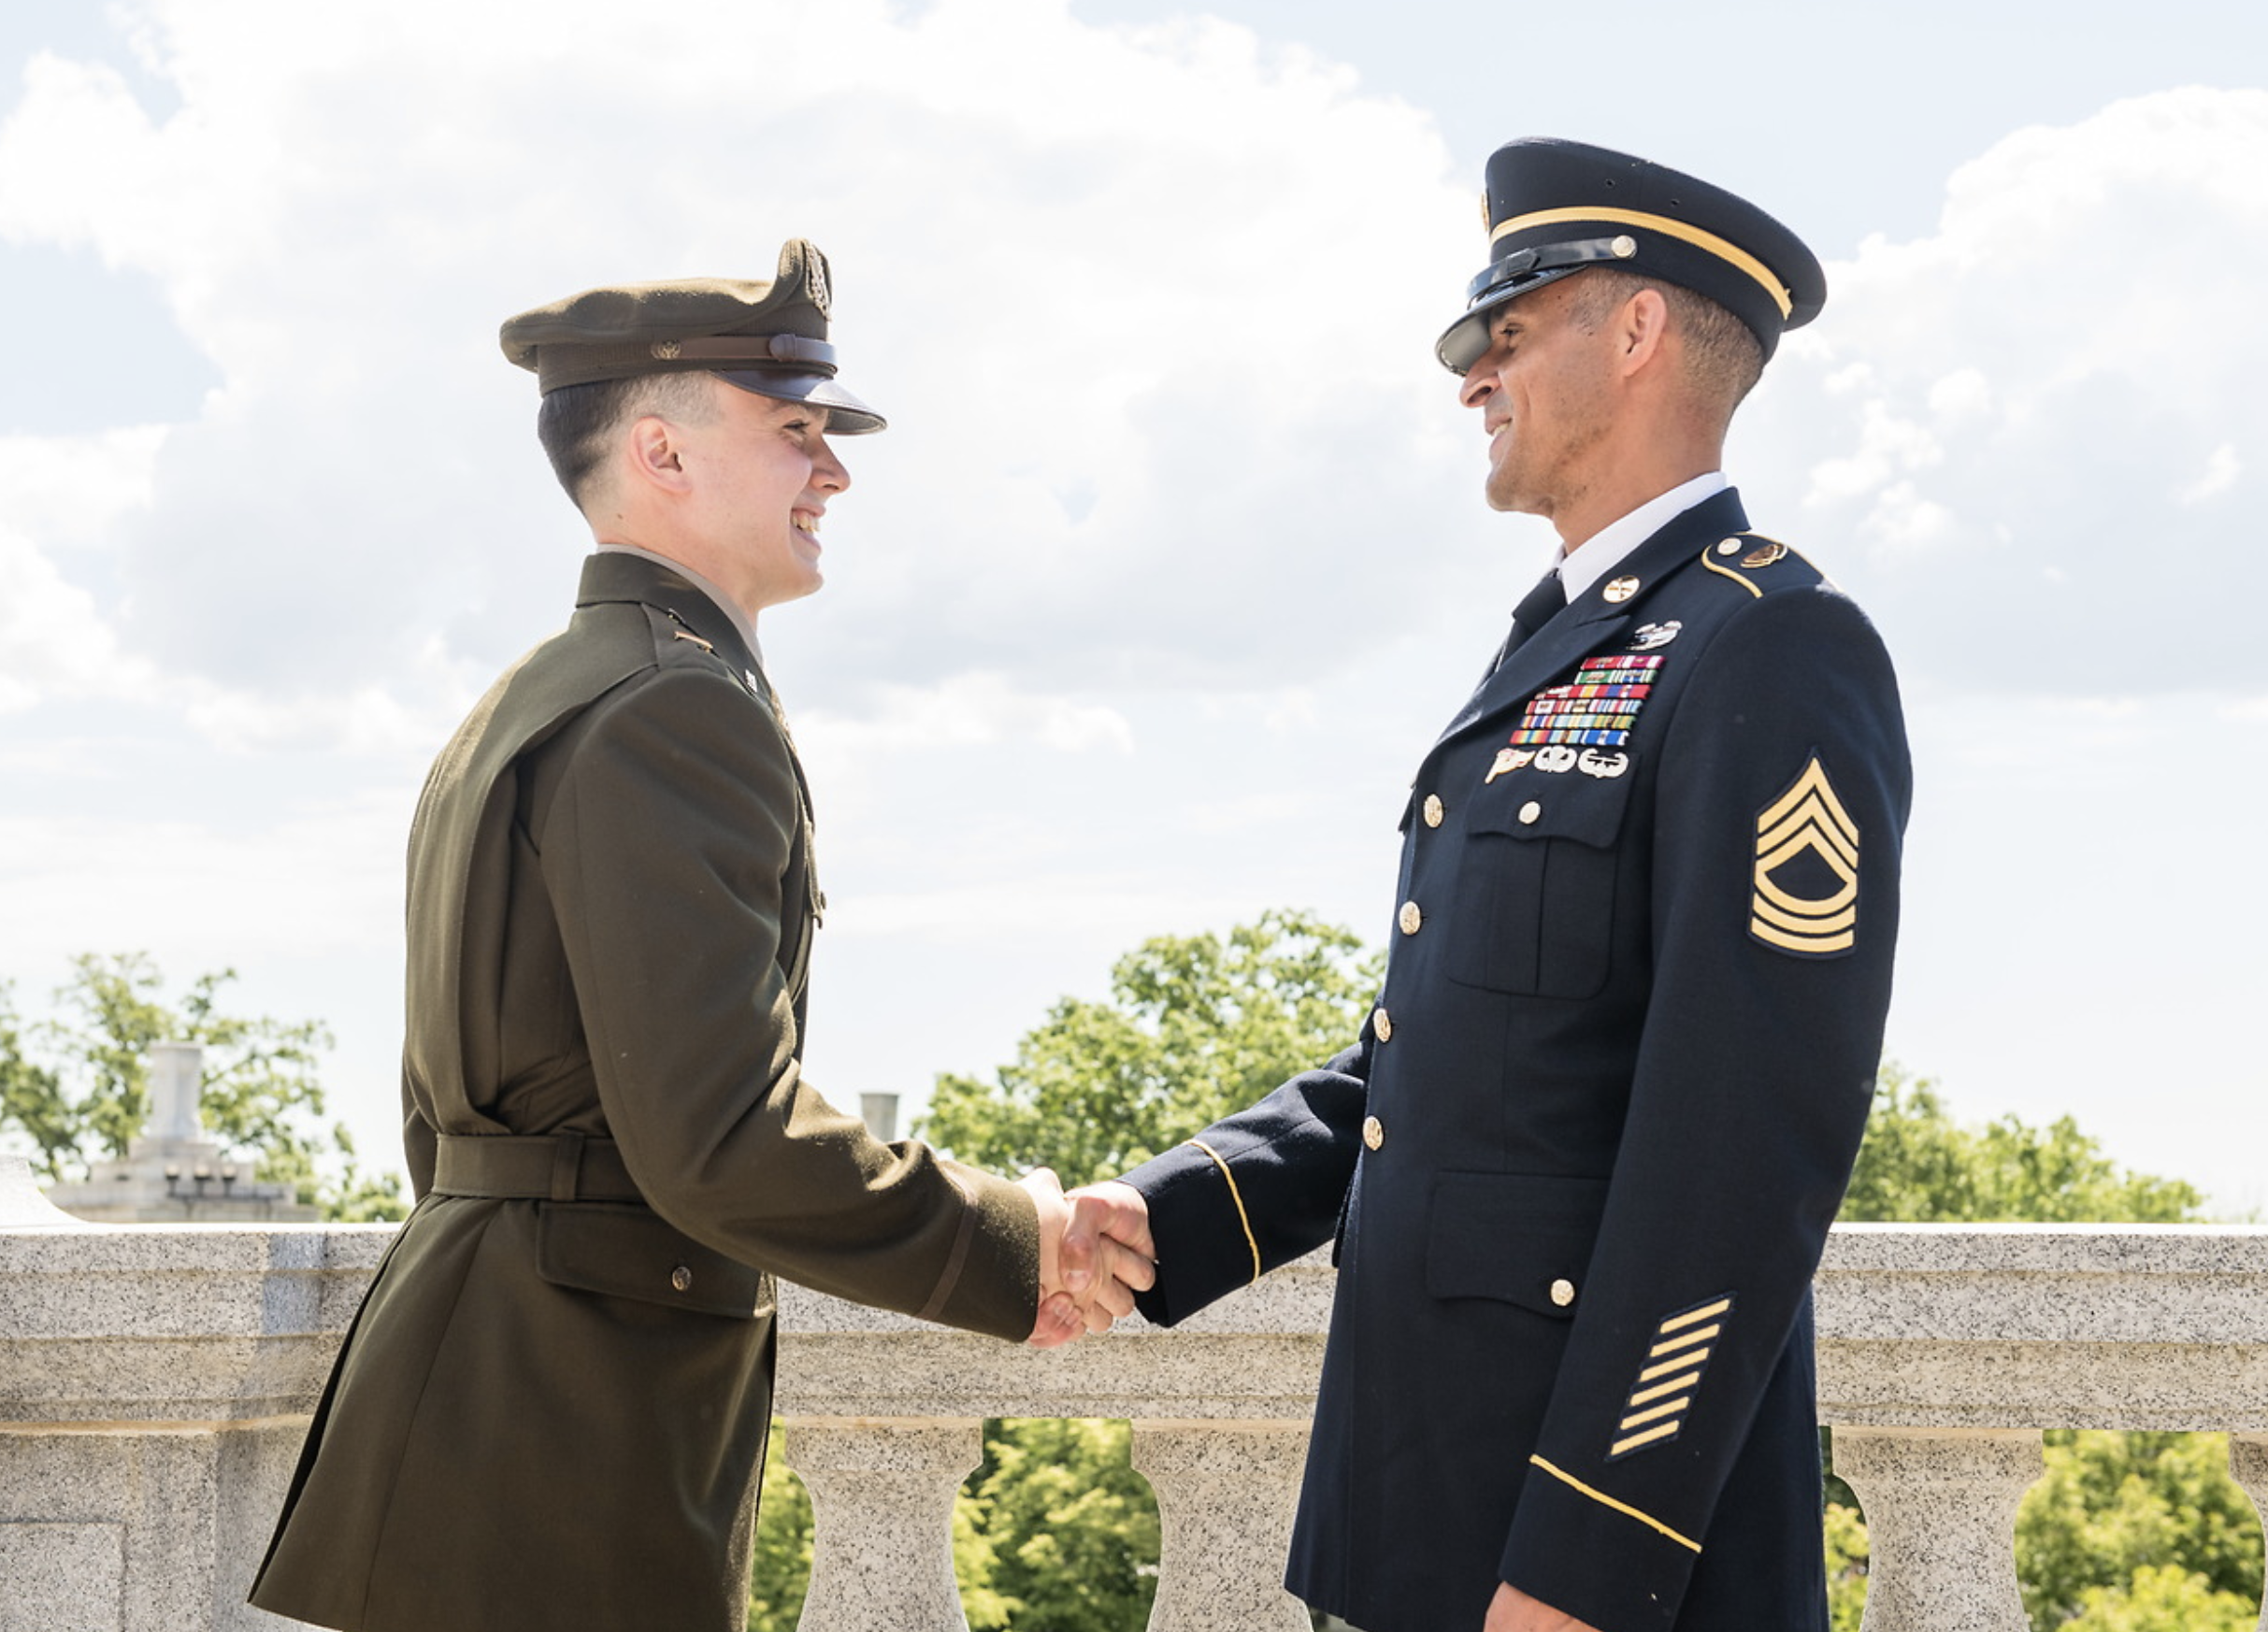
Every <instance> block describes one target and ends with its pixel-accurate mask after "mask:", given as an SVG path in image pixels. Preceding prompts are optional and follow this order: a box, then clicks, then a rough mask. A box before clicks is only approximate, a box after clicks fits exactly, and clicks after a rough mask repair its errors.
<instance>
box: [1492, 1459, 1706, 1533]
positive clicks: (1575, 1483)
mask: <svg viewBox="0 0 2268 1632" xmlns="http://www.w3.org/2000/svg"><path fill="white" fill-rule="evenodd" d="M1528 1460H1529V1461H1530V1462H1532V1463H1534V1464H1535V1465H1536V1466H1537V1467H1541V1468H1542V1469H1543V1471H1544V1472H1546V1473H1548V1474H1550V1475H1551V1476H1552V1477H1553V1478H1554V1479H1556V1480H1558V1481H1559V1482H1562V1483H1564V1484H1567V1485H1569V1486H1571V1487H1572V1488H1573V1489H1575V1490H1578V1491H1581V1492H1582V1493H1583V1494H1584V1495H1585V1496H1588V1497H1590V1498H1591V1500H1593V1501H1595V1502H1598V1503H1600V1504H1601V1505H1602V1506H1605V1507H1610V1508H1613V1509H1614V1510H1615V1511H1616V1512H1618V1513H1622V1514H1625V1515H1627V1516H1629V1517H1630V1518H1633V1519H1636V1520H1637V1521H1638V1522H1639V1523H1640V1524H1642V1525H1644V1526H1645V1527H1646V1528H1647V1529H1649V1530H1659V1531H1660V1532H1661V1533H1662V1534H1663V1535H1665V1536H1667V1537H1668V1538H1669V1539H1671V1540H1672V1541H1674V1542H1676V1543H1677V1544H1678V1545H1679V1546H1680V1547H1690V1548H1691V1549H1693V1551H1694V1552H1696V1553H1699V1552H1700V1551H1701V1543H1700V1542H1698V1541H1695V1540H1693V1539H1690V1538H1688V1537H1685V1536H1681V1535H1679V1534H1678V1533H1677V1532H1676V1531H1674V1530H1672V1529H1671V1528H1670V1526H1669V1525H1665V1524H1663V1523H1662V1522H1661V1521H1660V1520H1659V1519H1657V1518H1655V1517H1654V1516H1653V1515H1652V1514H1650V1513H1642V1512H1640V1511H1639V1510H1637V1509H1636V1508H1634V1507H1632V1506H1630V1504H1629V1503H1628V1502H1618V1501H1616V1500H1615V1498H1614V1497H1613V1496H1608V1495H1607V1494H1606V1493H1605V1492H1604V1491H1601V1490H1593V1489H1592V1488H1591V1487H1590V1486H1589V1485H1587V1484H1585V1483H1584V1482H1582V1481H1581V1480H1579V1479H1577V1478H1576V1477H1575V1476H1574V1475H1573V1474H1572V1473H1567V1472H1564V1471H1562V1470H1561V1469H1559V1468H1557V1467H1553V1466H1552V1465H1551V1464H1550V1463H1548V1462H1546V1461H1544V1460H1543V1457H1541V1456H1530V1457H1529V1459H1528Z"/></svg>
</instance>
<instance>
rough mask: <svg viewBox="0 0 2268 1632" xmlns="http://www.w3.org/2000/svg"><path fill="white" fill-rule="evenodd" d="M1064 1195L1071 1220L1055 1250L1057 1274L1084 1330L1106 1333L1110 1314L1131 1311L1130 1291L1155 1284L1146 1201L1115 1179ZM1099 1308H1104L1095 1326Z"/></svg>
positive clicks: (1153, 1244) (1154, 1254)
mask: <svg viewBox="0 0 2268 1632" xmlns="http://www.w3.org/2000/svg"><path fill="white" fill-rule="evenodd" d="M1068 1199H1069V1202H1070V1206H1071V1220H1070V1223H1069V1225H1068V1226H1066V1228H1065V1229H1064V1232H1063V1242H1062V1245H1061V1247H1060V1248H1059V1249H1058V1253H1059V1258H1058V1272H1059V1273H1060V1274H1061V1276H1062V1278H1063V1285H1064V1290H1066V1291H1067V1292H1069V1294H1070V1295H1071V1296H1072V1298H1073V1299H1074V1300H1075V1301H1076V1302H1077V1303H1078V1305H1079V1307H1080V1310H1081V1311H1082V1312H1083V1313H1084V1316H1085V1319H1086V1328H1087V1330H1088V1331H1090V1332H1100V1331H1107V1330H1109V1329H1110V1324H1111V1318H1112V1316H1116V1315H1123V1314H1127V1313H1130V1312H1131V1311H1132V1310H1133V1308H1134V1298H1133V1295H1134V1293H1136V1292H1143V1291H1147V1290H1148V1289H1149V1288H1150V1287H1151V1286H1153V1285H1155V1284H1156V1281H1157V1270H1156V1258H1157V1244H1156V1241H1154V1240H1152V1239H1151V1237H1150V1204H1149V1203H1148V1202H1147V1201H1145V1200H1144V1199H1142V1194H1141V1191H1139V1190H1137V1189H1135V1188H1134V1186H1132V1185H1131V1184H1125V1183H1121V1182H1120V1181H1117V1180H1115V1179H1106V1180H1104V1181H1102V1182H1101V1183H1099V1184H1089V1185H1085V1186H1084V1187H1083V1188H1081V1189H1078V1190H1074V1191H1072V1192H1071V1193H1070V1195H1069V1197H1068ZM1129 1269H1131V1270H1132V1271H1133V1273H1132V1274H1131V1275H1129V1273H1128V1271H1129ZM1121 1297H1123V1299H1124V1305H1125V1307H1123V1308H1121V1307H1119V1302H1120V1299H1121ZM1098 1311H1107V1312H1105V1313H1102V1314H1101V1317H1100V1324H1097V1323H1098Z"/></svg>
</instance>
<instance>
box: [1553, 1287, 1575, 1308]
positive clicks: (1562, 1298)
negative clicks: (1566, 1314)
mask: <svg viewBox="0 0 2268 1632" xmlns="http://www.w3.org/2000/svg"><path fill="white" fill-rule="evenodd" d="M1551 1300H1552V1302H1553V1303H1554V1304H1556V1305H1557V1307H1559V1308H1560V1309H1565V1308H1566V1307H1567V1306H1568V1305H1569V1304H1571V1303H1572V1302H1574V1301H1575V1283H1574V1282H1573V1281H1565V1280H1562V1281H1553V1282H1552V1283H1551Z"/></svg>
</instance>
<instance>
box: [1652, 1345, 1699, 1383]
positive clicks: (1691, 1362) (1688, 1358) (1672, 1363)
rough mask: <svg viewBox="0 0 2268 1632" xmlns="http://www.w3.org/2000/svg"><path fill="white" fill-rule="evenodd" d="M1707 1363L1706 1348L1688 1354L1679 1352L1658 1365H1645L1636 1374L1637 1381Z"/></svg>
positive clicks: (1664, 1375)
mask: <svg viewBox="0 0 2268 1632" xmlns="http://www.w3.org/2000/svg"><path fill="white" fill-rule="evenodd" d="M1708 1363H1709V1351H1708V1350H1706V1349H1701V1350H1698V1351H1696V1352H1695V1353H1690V1354H1680V1355H1679V1356H1678V1357H1677V1358H1676V1359H1674V1360H1664V1361H1663V1362H1662V1363H1661V1364H1660V1365H1658V1366H1649V1367H1646V1368H1645V1369H1644V1371H1641V1372H1640V1373H1639V1374H1638V1381H1640V1382H1642V1383H1645V1382H1651V1381H1654V1380H1655V1379H1656V1378H1657V1377H1667V1376H1669V1375H1670V1373H1671V1372H1672V1371H1683V1370H1685V1369H1686V1368H1687V1367H1688V1366H1705V1365H1707V1364H1708Z"/></svg>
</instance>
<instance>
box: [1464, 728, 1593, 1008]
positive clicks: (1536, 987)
mask: <svg viewBox="0 0 2268 1632" xmlns="http://www.w3.org/2000/svg"><path fill="white" fill-rule="evenodd" d="M1622 763H1623V770H1622V773H1621V774H1620V775H1618V776H1611V777H1609V776H1598V775H1588V774H1586V773H1585V772H1584V771H1583V770H1581V769H1580V768H1575V767H1571V768H1570V769H1568V770H1566V771H1564V772H1561V773H1560V774H1557V775H1545V774H1539V773H1537V772H1535V771H1533V770H1523V771H1515V772H1512V773H1510V774H1508V775H1505V776H1501V777H1499V778H1498V779H1497V780H1495V781H1493V782H1490V783H1487V784H1486V785H1485V786H1484V787H1482V788H1481V789H1480V791H1479V792H1478V794H1477V795H1475V796H1474V798H1473V800H1472V803H1471V807H1470V809H1468V810H1467V812H1466V816H1465V835H1466V837H1465V846H1464V851H1463V852H1462V854H1461V855H1460V856H1459V858H1458V862H1459V865H1458V878H1457V889H1458V891H1459V893H1460V895H1462V896H1463V897H1464V898H1465V899H1466V900H1467V901H1469V902H1471V910H1468V911H1461V912H1459V913H1458V914H1457V922H1456V926H1455V928H1453V929H1452V931H1451V935H1450V941H1449V945H1448V949H1447V968H1448V972H1449V978H1450V979H1451V980H1453V981H1458V982H1460V983H1461V984H1464V985H1468V986H1480V987H1484V988H1486V990H1488V991H1492V992H1510V993H1515V994H1518V995H1524V996H1536V997H1594V996H1596V995H1598V994H1599V992H1600V990H1601V988H1602V987H1604V986H1605V984H1606V980H1607V974H1608V970H1609V967H1610V964H1611V961H1612V952H1613V946H1614V931H1615V861H1616V854H1617V852H1616V850H1615V844H1616V840H1617V839H1618V837H1620V835H1621V833H1622V826H1623V817H1624V814H1625V812H1626V811H1627V810H1628V809H1629V803H1630V784H1631V779H1632V777H1633V776H1634V775H1635V774H1636V773H1635V771H1634V770H1633V769H1632V768H1631V766H1629V762H1628V761H1627V760H1625V761H1623V762H1622Z"/></svg>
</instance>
